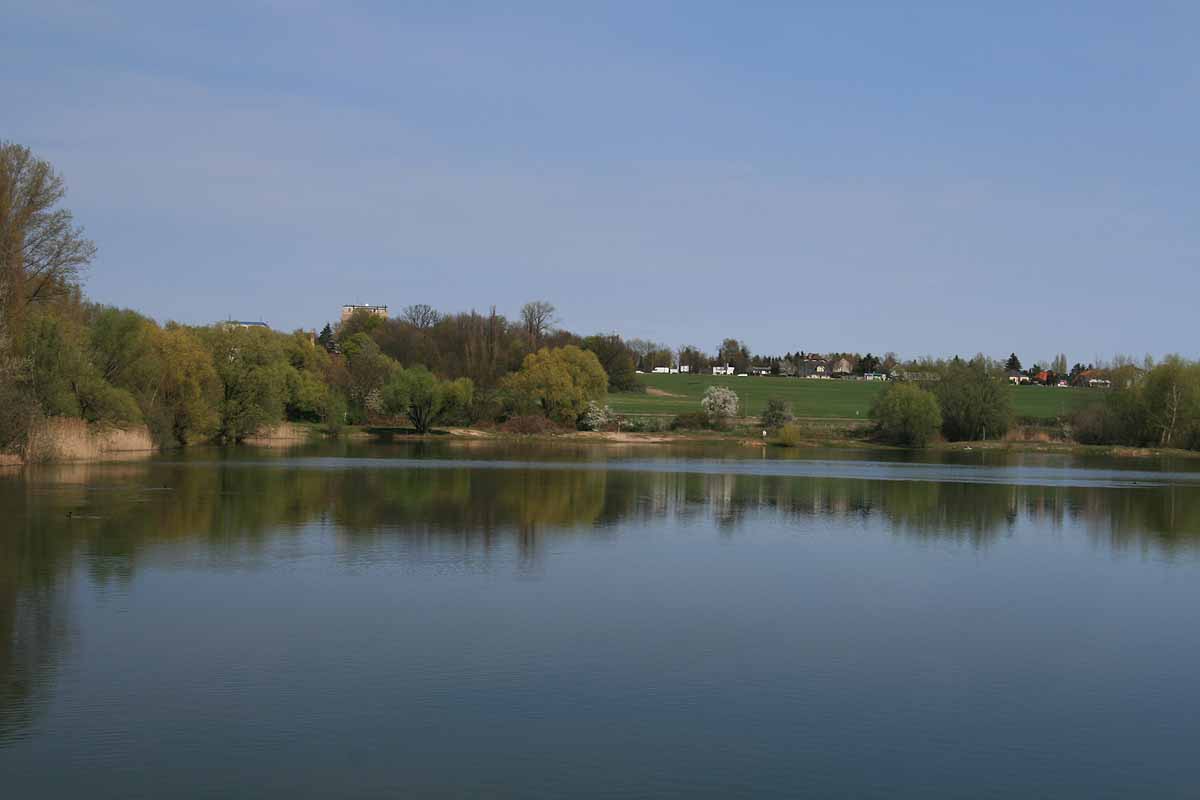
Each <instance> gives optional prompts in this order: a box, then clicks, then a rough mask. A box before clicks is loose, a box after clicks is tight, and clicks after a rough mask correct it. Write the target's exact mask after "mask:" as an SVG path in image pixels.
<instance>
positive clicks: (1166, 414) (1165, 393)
mask: <svg viewBox="0 0 1200 800" xmlns="http://www.w3.org/2000/svg"><path fill="white" fill-rule="evenodd" d="M1140 393H1141V398H1142V404H1143V405H1144V407H1145V411H1146V419H1147V422H1148V428H1149V429H1148V430H1147V431H1146V434H1145V437H1144V438H1146V439H1147V440H1149V441H1150V442H1152V443H1154V444H1157V445H1158V446H1159V447H1195V446H1198V445H1200V365H1197V364H1194V363H1189V362H1188V361H1186V360H1184V359H1183V358H1180V357H1179V356H1177V355H1172V356H1168V357H1167V358H1166V359H1164V360H1163V361H1162V363H1160V364H1158V365H1157V366H1155V367H1154V368H1153V369H1151V370H1150V371H1149V372H1148V373H1146V376H1145V379H1144V380H1143V382H1142V385H1141V387H1140Z"/></svg>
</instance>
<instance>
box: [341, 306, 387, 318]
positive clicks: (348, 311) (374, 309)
mask: <svg viewBox="0 0 1200 800" xmlns="http://www.w3.org/2000/svg"><path fill="white" fill-rule="evenodd" d="M358 311H366V312H367V313H368V314H370V315H371V316H373V317H383V318H384V319H387V315H388V313H387V311H388V307H387V306H372V305H359V304H354V303H352V304H350V305H345V306H342V322H345V321H346V320H348V319H350V318H351V317H353V316H354V314H355V312H358Z"/></svg>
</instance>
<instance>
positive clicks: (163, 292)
mask: <svg viewBox="0 0 1200 800" xmlns="http://www.w3.org/2000/svg"><path fill="white" fill-rule="evenodd" d="M967 6H970V8H967ZM6 7H7V8H6V12H5V25H4V29H3V30H0V49H2V50H3V53H4V56H3V63H4V65H5V68H4V69H3V70H2V71H0V99H2V100H3V105H2V106H0V107H2V108H4V109H5V114H4V118H3V119H0V138H5V139H10V140H14V141H18V142H20V143H23V144H27V145H29V146H30V147H32V148H33V149H35V150H36V151H37V152H38V153H39V154H41V155H42V156H44V157H46V158H48V159H50V160H51V161H53V162H54V163H55V164H56V165H57V166H58V167H59V168H60V169H61V170H62V171H63V172H64V174H65V175H66V177H67V180H68V184H69V186H70V194H69V195H68V202H67V204H68V205H69V206H70V207H71V208H72V209H73V210H74V211H75V213H76V215H77V217H78V219H79V221H80V222H81V223H83V224H84V225H85V226H86V228H87V230H88V233H89V235H90V236H91V237H92V238H94V239H95V240H96V242H97V244H98V246H99V248H100V255H99V257H98V258H97V260H96V263H95V264H94V267H93V269H92V271H91V274H90V276H89V278H88V282H87V288H88V291H89V293H90V294H91V295H92V296H93V297H94V298H95V299H97V300H100V301H102V302H107V303H113V304H118V305H124V306H129V307H133V308H137V309H139V310H141V311H143V312H146V313H148V314H150V315H151V316H154V317H156V318H158V319H162V320H165V319H177V320H180V321H184V322H190V323H207V322H211V321H214V320H217V319H223V318H225V317H227V316H232V317H235V318H253V319H258V318H262V319H265V320H266V321H268V322H270V323H271V324H272V325H273V326H275V327H278V328H284V329H290V328H294V327H305V328H311V327H319V326H320V325H321V324H323V323H324V322H325V321H327V320H333V319H335V318H336V315H337V312H338V307H339V306H340V304H342V303H346V302H379V303H386V304H388V305H389V306H392V307H393V308H399V307H401V306H404V305H407V304H409V303H417V302H424V303H430V304H432V305H434V306H436V307H438V308H441V309H444V310H465V309H470V308H477V309H480V310H485V309H486V308H487V307H489V306H490V305H492V304H495V305H496V306H497V307H498V309H499V310H500V311H501V312H502V313H508V314H515V313H516V311H517V309H518V308H519V307H520V305H521V304H522V303H523V302H524V301H526V300H529V299H537V298H544V299H547V300H550V301H551V302H553V303H554V304H555V305H556V306H557V307H558V309H559V314H560V317H561V318H562V322H563V324H564V325H565V326H566V327H568V328H570V329H572V330H575V331H577V332H580V333H585V334H586V333H591V332H595V331H600V330H616V331H619V332H621V333H623V334H625V335H626V336H641V337H646V338H653V339H655V340H660V341H664V342H666V343H668V344H672V345H682V344H696V345H699V346H701V347H703V348H705V349H707V350H712V349H714V347H715V345H716V343H717V342H719V341H720V339H721V338H722V337H725V336H735V337H738V338H741V339H743V340H745V341H746V342H747V343H748V344H749V345H750V347H751V349H753V350H754V351H755V352H783V351H787V350H798V349H804V350H817V351H828V350H858V351H867V350H872V351H875V352H881V351H886V350H895V351H897V352H900V353H901V354H903V355H910V356H917V355H923V354H935V355H941V354H949V353H954V352H960V353H963V354H973V353H975V352H977V351H982V352H986V353H988V354H990V355H997V356H999V355H1004V354H1007V353H1008V352H1009V351H1012V350H1016V351H1017V352H1018V353H1019V354H1021V355H1022V357H1023V358H1024V359H1025V360H1026V361H1027V362H1031V361H1033V360H1036V359H1043V358H1047V357H1050V356H1052V355H1053V354H1055V353H1057V352H1060V351H1062V352H1065V353H1067V355H1068V356H1069V357H1070V358H1071V360H1072V361H1074V360H1092V359H1095V358H1097V357H1105V356H1109V355H1112V354H1115V353H1130V354H1135V355H1139V356H1140V355H1142V354H1144V353H1153V354H1163V353H1167V352H1182V353H1184V354H1185V355H1189V356H1192V357H1195V356H1197V355H1200V342H1198V341H1197V336H1196V305H1197V298H1198V297H1200V224H1198V221H1200V158H1198V157H1197V144H1198V143H1200V102H1198V101H1200V58H1197V55H1196V48H1195V31H1196V30H1197V29H1200V5H1198V4H1195V3H1191V2H1179V3H1153V2H1147V3H1137V4H1134V3H1106V2H1100V0H1096V1H1095V2H1086V3H1055V4H1046V3H1019V2H1018V3H1014V2H1005V3H999V2H997V3H992V4H979V3H972V4H962V3H945V4H919V3H893V2H886V3H877V4H855V3H823V4H801V3H705V2H687V3H683V2H680V3H655V2H645V1H644V0H643V1H642V2H628V3H624V2H614V3H592V4H573V3H561V2H553V3H515V4H499V3H458V4H454V3H353V4H352V3H328V4H325V3H317V2H257V3H255V2H236V3H221V2H210V3H203V4H200V3H193V4H175V3H160V2H148V3H98V2H87V3H69V2H54V1H53V0H37V1H36V2H26V0H9V3H7V4H6Z"/></svg>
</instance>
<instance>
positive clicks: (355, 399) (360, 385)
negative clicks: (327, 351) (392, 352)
mask: <svg viewBox="0 0 1200 800" xmlns="http://www.w3.org/2000/svg"><path fill="white" fill-rule="evenodd" d="M342 353H343V354H344V355H345V358H346V366H347V371H348V373H349V381H350V384H349V387H348V390H349V391H348V394H349V397H350V409H351V414H352V415H353V416H354V418H355V419H356V420H357V421H360V422H365V421H366V420H367V418H368V416H369V414H370V413H372V412H376V411H379V410H380V408H381V407H380V404H379V392H380V390H382V389H383V386H384V384H385V383H387V381H388V378H389V377H391V374H392V372H393V371H395V369H396V368H397V365H396V362H395V361H393V360H392V359H390V358H388V357H387V356H386V355H384V354H383V352H382V351H381V350H380V349H379V345H377V344H375V341H374V340H373V339H372V338H371V337H370V336H367V335H366V334H365V333H356V334H354V335H353V336H351V337H350V338H349V339H343V340H342Z"/></svg>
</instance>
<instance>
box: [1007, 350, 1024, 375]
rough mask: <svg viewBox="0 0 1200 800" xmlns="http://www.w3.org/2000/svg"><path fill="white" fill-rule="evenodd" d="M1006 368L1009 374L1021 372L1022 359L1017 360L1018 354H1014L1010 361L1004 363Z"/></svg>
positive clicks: (1009, 358)
mask: <svg viewBox="0 0 1200 800" xmlns="http://www.w3.org/2000/svg"><path fill="white" fill-rule="evenodd" d="M1004 368H1005V369H1006V370H1008V371H1009V372H1013V371H1016V372H1020V371H1021V359H1019V358H1017V354H1016V353H1013V354H1012V355H1010V356H1009V357H1008V361H1005V362H1004Z"/></svg>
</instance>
